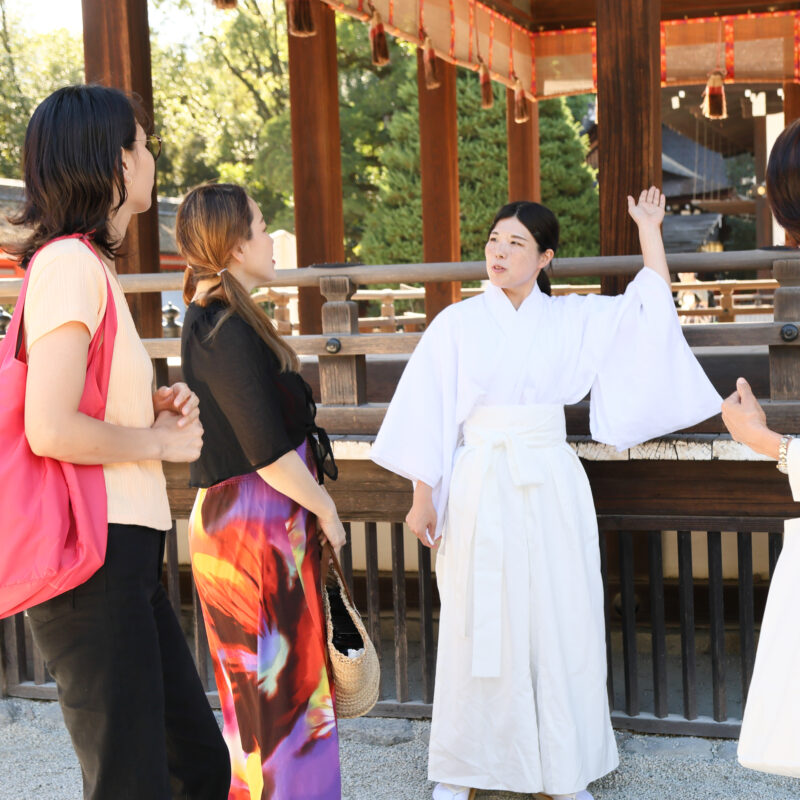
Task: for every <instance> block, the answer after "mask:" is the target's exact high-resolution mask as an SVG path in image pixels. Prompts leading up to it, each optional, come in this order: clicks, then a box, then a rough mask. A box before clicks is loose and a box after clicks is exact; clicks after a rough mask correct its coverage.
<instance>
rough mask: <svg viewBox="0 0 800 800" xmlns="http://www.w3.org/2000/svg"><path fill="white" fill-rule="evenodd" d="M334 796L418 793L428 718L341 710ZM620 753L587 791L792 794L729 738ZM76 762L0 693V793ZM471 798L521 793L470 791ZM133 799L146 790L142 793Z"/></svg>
mask: <svg viewBox="0 0 800 800" xmlns="http://www.w3.org/2000/svg"><path fill="white" fill-rule="evenodd" d="M340 731H341V754H342V776H343V794H342V797H343V800H390V799H391V800H427V798H429V797H430V790H431V788H432V786H431V784H429V783H428V781H427V780H426V779H425V773H426V746H427V742H428V735H429V731H430V724H429V723H428V722H410V721H408V720H401V719H372V718H369V719H359V720H343V721H342V723H341V725H340ZM617 742H618V744H619V748H620V758H621V763H620V766H619V769H617V770H616V772H614V773H612V774H611V775H607V776H606V777H605V778H603V779H602V780H599V781H597V783H595V784H593V785H592V786H591V787H590V789H591V791H592V793H593V794H594V796H595V798H596V800H800V780H794V779H791V778H781V777H777V776H773V775H764V774H762V773H758V772H752V771H750V770H745V769H743V768H742V767H740V766H739V765H738V764H737V762H736V743H735V742H733V741H727V740H721V739H696V738H688V737H669V736H640V735H637V734H630V733H625V732H621V731H620V732H617ZM80 797H81V791H80V771H79V769H78V765H77V762H76V761H75V756H74V755H73V753H72V749H71V747H70V743H69V737H68V736H67V733H66V731H65V729H64V725H63V723H62V721H61V712H60V710H59V708H58V705H57V704H56V703H51V702H37V701H33V700H17V699H8V700H0V800H80ZM477 797H478V798H479V800H521V798H523V797H525V795H518V794H508V793H504V792H489V791H482V792H478V795H477ZM142 800H147V799H146V798H143V799H142Z"/></svg>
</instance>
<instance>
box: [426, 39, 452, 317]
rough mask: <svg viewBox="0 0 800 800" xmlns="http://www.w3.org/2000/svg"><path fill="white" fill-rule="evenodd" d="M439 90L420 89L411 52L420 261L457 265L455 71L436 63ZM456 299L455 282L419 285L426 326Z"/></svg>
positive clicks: (449, 66)
mask: <svg viewBox="0 0 800 800" xmlns="http://www.w3.org/2000/svg"><path fill="white" fill-rule="evenodd" d="M437 69H438V70H439V74H440V75H441V86H439V88H438V89H428V88H427V87H426V86H425V66H424V64H423V61H422V50H419V49H418V50H417V87H418V91H419V160H420V172H421V175H422V249H423V254H424V255H423V258H424V260H425V261H426V262H441V261H460V260H461V231H460V226H459V219H458V215H459V206H458V118H457V105H456V67H455V66H454V65H453V64H448V63H446V62H445V61H442V60H441V59H439V60H438V63H437ZM460 299H461V283H460V282H459V281H440V282H434V283H426V284H425V314H426V316H427V318H428V322H430V321H431V320H432V319H433V318H434V317H435V316H436V315H437V314H438V313H439V312H440V311H441V310H442V309H443V308H445V307H446V306H449V305H450V304H451V303H455V302H457V301H458V300H460Z"/></svg>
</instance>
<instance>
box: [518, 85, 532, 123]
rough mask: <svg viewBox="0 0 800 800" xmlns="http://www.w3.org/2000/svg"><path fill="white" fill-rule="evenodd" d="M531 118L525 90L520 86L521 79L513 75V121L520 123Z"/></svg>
mask: <svg viewBox="0 0 800 800" xmlns="http://www.w3.org/2000/svg"><path fill="white" fill-rule="evenodd" d="M530 118H531V115H530V112H529V111H528V98H527V97H525V90H524V89H523V88H522V81H521V80H520V79H519V78H517V76H516V75H515V76H514V122H518V123H519V124H520V125H522V124H524V123H525V122H527V121H528V120H529V119H530Z"/></svg>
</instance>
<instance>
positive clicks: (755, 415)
mask: <svg viewBox="0 0 800 800" xmlns="http://www.w3.org/2000/svg"><path fill="white" fill-rule="evenodd" d="M722 421H723V422H724V423H725V427H726V428H727V429H728V431H729V432H730V434H731V436H732V437H733V439H734V441H737V442H742V443H743V444H746V445H747V446H748V447H749V448H750V449H751V450H754V451H755V452H756V453H761V454H762V455H765V456H769V457H770V458H774V459H776V460H777V462H778V469H779V470H780V471H781V472H783V473H786V472H787V471H788V469H787V464H786V458H787V455H788V449H789V442H790V441H791V439H792V437H791V436H781V434H779V433H776V432H775V431H772V430H770V429H769V428H768V427H767V416H766V414H765V413H764V409H763V408H761V406H760V405H759V402H758V400H756V398H755V395H754V394H753V390H752V389H751V388H750V384H749V383H748V382H747V381H746V380H745V379H744V378H739V379H738V380H737V381H736V391H735V392H734V393H733V394H732V395H731V396H730V397H727V398H726V399H725V401H724V402H723V404H722Z"/></svg>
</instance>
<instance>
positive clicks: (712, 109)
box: [700, 69, 728, 119]
mask: <svg viewBox="0 0 800 800" xmlns="http://www.w3.org/2000/svg"><path fill="white" fill-rule="evenodd" d="M700 110H701V111H702V112H703V116H704V117H706V118H707V119H727V118H728V105H727V103H726V102H725V81H724V75H723V73H722V72H721V71H720V70H717V69H715V70H714V71H713V72H712V73H711V74H710V75H709V76H708V83H707V84H706V88H705V91H704V92H703V102H702V104H701V106H700Z"/></svg>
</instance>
